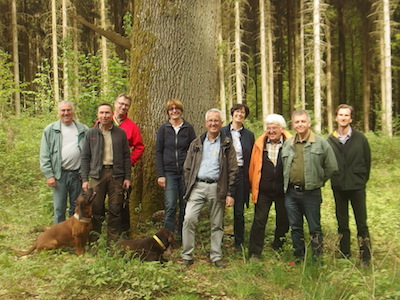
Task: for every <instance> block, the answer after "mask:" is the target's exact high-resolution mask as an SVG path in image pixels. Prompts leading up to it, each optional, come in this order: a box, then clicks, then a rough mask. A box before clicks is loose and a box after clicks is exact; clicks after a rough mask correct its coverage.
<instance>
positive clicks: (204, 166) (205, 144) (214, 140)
mask: <svg viewBox="0 0 400 300" xmlns="http://www.w3.org/2000/svg"><path fill="white" fill-rule="evenodd" d="M205 125H206V128H207V132H205V133H203V134H202V135H200V136H199V137H197V138H196V139H194V140H193V142H192V143H191V144H190V146H189V150H188V153H187V156H186V160H185V162H184V164H183V172H184V179H185V186H186V192H185V195H184V197H183V199H184V200H185V201H187V204H186V210H185V219H184V222H183V229H182V247H183V249H182V259H183V261H184V264H185V265H186V266H190V265H191V264H193V258H192V253H193V250H194V246H195V231H196V224H197V222H198V219H199V215H200V212H201V209H202V207H203V206H204V204H205V203H206V202H208V204H209V206H210V223H211V249H210V259H211V262H212V263H213V264H214V265H215V266H216V267H217V268H225V265H224V263H223V262H222V247H221V246H222V238H223V236H224V226H223V220H224V210H225V206H227V207H229V206H233V205H234V198H233V195H234V193H235V190H236V187H237V174H238V164H237V159H236V151H235V148H234V146H233V144H232V141H231V140H230V139H229V138H228V137H226V136H225V134H224V133H223V132H221V127H222V119H221V111H220V110H218V109H216V108H212V109H210V110H209V111H207V113H206V124H205Z"/></svg>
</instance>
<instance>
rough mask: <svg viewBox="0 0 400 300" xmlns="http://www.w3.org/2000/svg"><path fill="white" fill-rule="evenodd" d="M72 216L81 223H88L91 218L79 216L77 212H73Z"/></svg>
mask: <svg viewBox="0 0 400 300" xmlns="http://www.w3.org/2000/svg"><path fill="white" fill-rule="evenodd" d="M74 217H75V218H76V219H77V220H78V221H79V222H82V223H90V222H92V218H84V217H82V218H81V217H79V215H78V214H77V213H75V214H74Z"/></svg>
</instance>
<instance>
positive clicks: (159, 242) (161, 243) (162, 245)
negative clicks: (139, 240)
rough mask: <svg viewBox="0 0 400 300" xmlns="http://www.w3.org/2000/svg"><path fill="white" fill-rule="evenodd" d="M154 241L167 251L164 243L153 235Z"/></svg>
mask: <svg viewBox="0 0 400 300" xmlns="http://www.w3.org/2000/svg"><path fill="white" fill-rule="evenodd" d="M153 239H155V240H156V242H157V243H158V244H159V245H160V246H161V248H163V250H167V247H165V245H164V244H163V242H161V240H160V239H159V238H158V236H156V235H153Z"/></svg>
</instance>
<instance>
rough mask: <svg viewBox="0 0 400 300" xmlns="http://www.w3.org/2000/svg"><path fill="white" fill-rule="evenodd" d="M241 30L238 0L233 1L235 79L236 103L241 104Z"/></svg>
mask: <svg viewBox="0 0 400 300" xmlns="http://www.w3.org/2000/svg"><path fill="white" fill-rule="evenodd" d="M241 35H242V33H241V28H240V0H236V1H235V48H234V49H235V50H234V52H235V77H236V101H237V103H243V81H244V80H243V73H242V53H241Z"/></svg>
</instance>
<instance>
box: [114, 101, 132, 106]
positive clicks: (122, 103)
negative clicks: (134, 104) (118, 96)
mask: <svg viewBox="0 0 400 300" xmlns="http://www.w3.org/2000/svg"><path fill="white" fill-rule="evenodd" d="M117 103H118V104H119V105H121V106H125V107H129V106H130V104H127V103H124V102H119V101H117Z"/></svg>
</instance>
